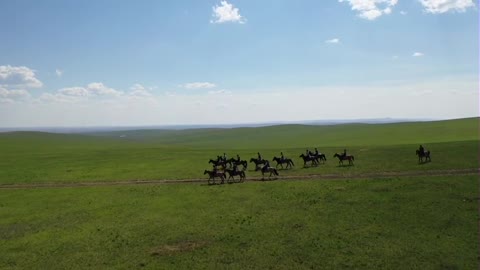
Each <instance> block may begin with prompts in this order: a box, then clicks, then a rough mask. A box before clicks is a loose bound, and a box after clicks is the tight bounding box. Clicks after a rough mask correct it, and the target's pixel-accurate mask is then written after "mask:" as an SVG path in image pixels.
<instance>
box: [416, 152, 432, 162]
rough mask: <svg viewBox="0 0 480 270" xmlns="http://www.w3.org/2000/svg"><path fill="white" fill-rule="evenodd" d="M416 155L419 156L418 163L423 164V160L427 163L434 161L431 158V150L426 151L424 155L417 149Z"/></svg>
mask: <svg viewBox="0 0 480 270" xmlns="http://www.w3.org/2000/svg"><path fill="white" fill-rule="evenodd" d="M415 154H416V155H417V156H418V163H422V162H423V158H425V162H427V161H432V159H431V158H430V151H429V150H424V151H423V153H422V152H421V151H420V150H418V149H417V151H416V152H415Z"/></svg>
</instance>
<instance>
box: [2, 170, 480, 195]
mask: <svg viewBox="0 0 480 270" xmlns="http://www.w3.org/2000/svg"><path fill="white" fill-rule="evenodd" d="M475 174H476V175H480V168H473V169H457V170H429V171H406V172H376V173H364V174H354V175H340V174H309V175H288V176H279V177H276V178H267V177H265V180H267V181H268V180H280V181H292V180H295V179H299V180H300V179H301V180H335V179H338V180H342V179H351V180H358V179H378V178H389V177H415V176H453V175H475ZM248 181H263V179H262V178H261V177H249V178H248V179H247V180H246V182H248ZM194 183H196V184H206V183H207V179H206V178H197V179H158V180H123V181H99V182H72V183H31V184H5V185H0V190H1V189H32V188H75V187H99V186H125V185H160V184H194Z"/></svg>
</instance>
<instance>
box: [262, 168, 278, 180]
mask: <svg viewBox="0 0 480 270" xmlns="http://www.w3.org/2000/svg"><path fill="white" fill-rule="evenodd" d="M265 173H270V175H269V176H268V178H270V177H272V174H274V175H275V176H278V172H277V169H275V168H273V167H270V166H268V165H265V166H263V167H262V180H263V179H264V178H265Z"/></svg>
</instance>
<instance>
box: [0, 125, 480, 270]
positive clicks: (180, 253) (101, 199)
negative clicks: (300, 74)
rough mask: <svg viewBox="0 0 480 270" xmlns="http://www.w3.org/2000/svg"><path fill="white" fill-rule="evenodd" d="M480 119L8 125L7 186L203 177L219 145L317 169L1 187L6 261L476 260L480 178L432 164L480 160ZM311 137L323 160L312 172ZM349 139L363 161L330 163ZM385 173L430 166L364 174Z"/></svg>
mask: <svg viewBox="0 0 480 270" xmlns="http://www.w3.org/2000/svg"><path fill="white" fill-rule="evenodd" d="M478 121H479V119H478V118H471V119H460V120H450V121H439V122H424V123H423V122H422V123H399V124H381V125H362V124H352V125H337V126H300V125H286V126H272V127H264V128H240V129H206V130H184V131H153V130H152V131H129V132H108V133H96V134H84V135H76V134H68V135H67V134H49V133H37V132H13V133H4V134H0V149H1V156H0V187H1V186H2V185H3V186H6V185H8V184H28V183H69V182H95V181H104V182H108V181H118V180H151V179H153V180H155V179H184V178H198V177H204V176H203V174H202V172H203V170H204V169H208V168H210V167H209V165H208V163H207V161H208V159H209V158H214V157H215V156H216V155H219V154H222V153H223V152H226V153H227V154H228V155H229V156H233V155H235V154H237V153H238V154H240V155H241V157H242V158H243V159H245V158H250V157H254V156H256V153H257V151H260V152H261V153H262V154H263V155H264V156H265V157H268V158H269V159H271V158H272V157H273V156H274V155H277V156H278V155H279V153H280V151H283V152H284V154H285V155H286V156H288V157H292V158H293V159H294V161H295V165H296V166H295V168H294V169H293V170H282V171H280V174H281V176H284V175H287V176H288V175H290V176H302V175H319V177H317V178H315V177H314V178H313V179H309V180H301V179H290V180H288V181H283V180H279V181H264V182H263V181H247V182H245V183H243V184H232V185H213V186H209V185H207V184H206V180H205V183H203V184H168V185H166V184H163V185H141V186H136V185H130V186H96V187H70V188H20V189H0V269H346V268H347V269H476V268H478V257H477V255H478V249H479V245H478V237H479V235H478V221H479V218H480V217H479V214H478V203H479V201H478V198H479V194H478V190H479V184H478V180H479V176H478V175H452V176H448V175H439V176H433V175H431V176H429V175H428V173H432V174H434V172H438V171H443V172H445V171H448V170H460V169H476V168H478V166H479V157H478V154H479V152H478V151H479V136H478V135H479V127H478ZM121 135H126V137H120V136H121ZM418 144H423V145H424V146H426V148H427V149H429V150H431V152H432V162H429V163H425V164H418V163H417V158H416V156H415V149H416V148H418ZM314 147H318V148H319V150H320V151H321V152H324V153H326V154H327V159H328V160H327V162H326V164H323V165H320V166H318V167H315V168H305V169H304V168H302V164H300V158H298V155H299V154H300V153H303V152H304V151H305V148H310V149H313V148H314ZM344 147H346V148H347V150H348V152H349V153H351V154H353V155H355V166H338V162H337V161H336V160H335V159H333V157H332V156H333V154H334V153H335V152H340V151H342V150H343V148H344ZM250 169H251V167H250ZM383 172H413V175H414V174H415V173H421V174H422V176H404V177H398V176H392V177H390V178H381V179H368V177H363V178H362V175H368V174H375V173H383ZM322 175H340V176H344V177H345V179H341V180H324V179H323V180H320V179H321V176H322ZM253 176H257V177H258V176H260V174H259V173H258V172H254V171H251V170H248V171H247V179H248V177H253Z"/></svg>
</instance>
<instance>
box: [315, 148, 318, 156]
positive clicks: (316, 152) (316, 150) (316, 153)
mask: <svg viewBox="0 0 480 270" xmlns="http://www.w3.org/2000/svg"><path fill="white" fill-rule="evenodd" d="M315 156H318V149H317V148H316V147H315Z"/></svg>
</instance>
